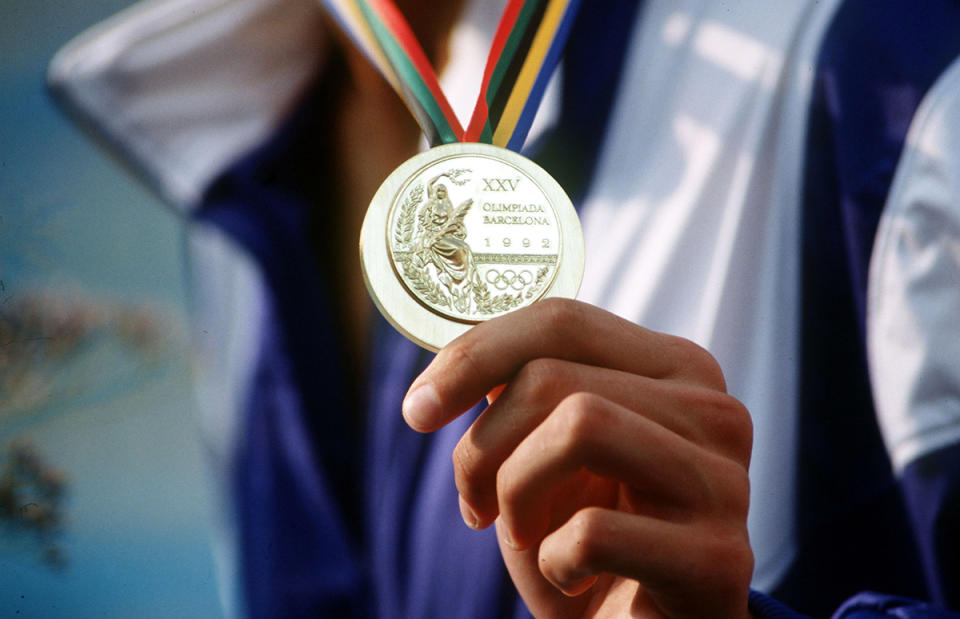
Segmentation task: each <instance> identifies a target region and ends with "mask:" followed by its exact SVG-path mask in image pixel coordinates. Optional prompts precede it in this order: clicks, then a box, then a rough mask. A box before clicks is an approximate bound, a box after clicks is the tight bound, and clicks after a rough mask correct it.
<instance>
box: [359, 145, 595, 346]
mask: <svg viewBox="0 0 960 619" xmlns="http://www.w3.org/2000/svg"><path fill="white" fill-rule="evenodd" d="M583 255H584V250H583V234H582V232H581V229H580V221H579V219H578V218H577V213H576V211H575V209H574V208H573V204H572V203H571V202H570V199H569V198H568V197H567V195H566V193H564V191H563V189H562V188H561V187H560V185H559V184H558V183H557V182H556V181H555V180H554V179H553V178H552V177H551V176H550V175H549V174H547V172H545V171H544V170H543V169H542V168H540V167H539V166H538V165H536V164H535V163H533V162H532V161H530V160H529V159H526V158H525V157H523V156H521V155H518V154H517V153H515V152H513V151H509V150H506V149H503V148H500V147H497V146H491V145H489V144H482V143H475V142H463V143H454V144H446V145H443V146H437V147H435V148H432V149H430V150H428V151H426V152H423V153H421V154H419V155H416V156H414V157H412V158H411V159H409V160H408V161H406V162H405V163H403V164H402V165H401V166H400V167H398V168H397V169H396V170H395V171H394V172H393V173H392V174H391V175H390V176H389V177H388V178H387V179H386V180H385V181H384V182H383V184H382V185H381V186H380V189H379V190H377V193H376V195H374V197H373V201H372V202H371V203H370V207H369V209H368V210H367V214H366V217H365V219H364V222H363V228H362V230H361V233H360V261H361V265H362V267H363V275H364V281H365V282H366V285H367V289H368V290H369V292H370V295H371V296H372V297H373V300H374V303H376V305H377V307H378V308H379V309H380V311H381V312H382V313H383V315H384V316H385V317H386V318H387V320H388V321H389V322H390V323H391V324H392V325H393V326H394V327H395V328H396V329H397V330H398V331H400V332H401V333H403V334H404V335H405V336H407V337H408V338H410V339H411V340H413V341H414V342H416V343H417V344H419V345H420V346H423V347H424V348H428V349H430V350H434V351H436V350H439V349H440V348H442V347H443V346H445V345H446V344H447V343H448V342H450V341H451V340H452V339H454V338H455V337H457V336H458V335H460V334H462V333H464V332H465V331H466V330H467V329H469V328H470V327H471V326H473V325H475V324H477V323H478V322H481V321H484V320H488V319H490V318H495V317H497V316H501V315H503V314H505V313H507V312H509V311H512V310H515V309H519V308H521V307H526V306H528V305H530V304H532V303H534V302H535V301H537V300H539V299H543V298H546V297H568V298H573V297H575V296H576V293H577V291H578V290H579V288H580V281H581V279H582V277H583Z"/></svg>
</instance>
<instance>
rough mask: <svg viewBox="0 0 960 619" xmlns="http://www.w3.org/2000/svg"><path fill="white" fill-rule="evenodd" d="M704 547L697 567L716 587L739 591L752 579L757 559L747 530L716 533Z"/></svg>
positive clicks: (722, 589)
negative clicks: (721, 567)
mask: <svg viewBox="0 0 960 619" xmlns="http://www.w3.org/2000/svg"><path fill="white" fill-rule="evenodd" d="M703 548H704V552H702V553H701V555H700V557H699V561H698V562H697V565H696V568H695V571H696V573H697V574H699V575H700V577H701V578H702V580H703V581H704V582H710V583H712V588H714V589H717V590H719V591H729V592H739V591H741V590H742V589H743V588H744V586H745V584H748V583H749V582H750V578H751V576H752V574H753V562H754V559H753V552H752V551H751V550H750V544H749V541H748V539H747V535H746V532H745V531H736V532H731V533H727V534H725V535H714V536H712V537H711V539H710V541H708V542H707V543H706V544H704V546H703ZM718 566H723V569H717V568H718Z"/></svg>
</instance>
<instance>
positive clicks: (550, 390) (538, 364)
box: [511, 358, 566, 402]
mask: <svg viewBox="0 0 960 619" xmlns="http://www.w3.org/2000/svg"><path fill="white" fill-rule="evenodd" d="M565 382H566V380H565V377H564V371H563V363H562V362H560V361H558V360H556V359H546V358H538V359H534V360H533V361H530V362H529V363H527V364H525V365H524V366H523V367H522V368H521V369H520V371H519V372H518V373H517V376H516V377H515V378H514V379H513V380H512V381H511V385H512V386H514V389H515V390H517V389H519V390H522V392H523V396H524V397H525V398H526V399H528V400H529V401H532V402H545V401H549V400H551V399H554V398H555V397H556V394H557V393H558V392H559V391H560V390H561V389H562V388H563V385H564V383H565Z"/></svg>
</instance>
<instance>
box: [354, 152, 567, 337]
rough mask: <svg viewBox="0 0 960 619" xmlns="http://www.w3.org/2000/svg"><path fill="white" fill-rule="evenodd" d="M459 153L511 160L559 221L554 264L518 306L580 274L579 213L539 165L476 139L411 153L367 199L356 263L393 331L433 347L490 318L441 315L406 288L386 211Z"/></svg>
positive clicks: (559, 289)
mask: <svg viewBox="0 0 960 619" xmlns="http://www.w3.org/2000/svg"><path fill="white" fill-rule="evenodd" d="M463 156H479V157H485V158H491V159H494V160H501V161H503V162H505V163H506V164H508V165H510V166H513V167H514V168H516V169H518V170H519V171H520V172H522V173H523V174H525V175H526V176H527V177H528V178H529V179H530V180H531V181H533V182H534V183H535V184H536V185H537V186H538V188H539V189H540V191H541V192H542V193H543V195H544V197H545V199H546V200H547V201H548V203H549V204H548V206H549V207H550V208H552V209H553V212H554V215H555V217H556V220H557V224H558V227H559V235H558V236H559V242H560V247H559V248H558V252H557V267H556V270H555V272H554V274H553V278H552V281H551V282H550V284H549V285H548V286H547V287H546V288H545V289H544V291H543V292H542V293H541V294H540V295H539V296H538V297H537V299H536V300H534V301H531V302H530V303H528V304H527V305H524V306H522V307H527V306H528V305H532V304H533V303H536V302H538V301H541V300H543V299H546V298H550V297H566V298H575V297H576V295H577V292H578V291H579V289H580V284H581V281H582V278H583V266H584V243H583V233H582V229H581V226H580V219H579V217H578V216H577V212H576V209H575V208H574V207H573V203H572V202H571V201H570V198H569V197H568V196H567V194H566V192H565V191H564V190H563V188H562V187H561V186H560V184H559V183H558V182H557V181H556V179H554V178H553V177H552V176H550V174H549V173H547V172H546V170H544V169H543V168H542V167H540V166H539V165H537V164H536V163H535V162H533V161H531V160H530V159H527V158H526V157H524V156H523V155H520V154H518V153H515V152H513V151H511V150H507V149H505V148H501V147H499V146H493V145H491V144H485V143H480V142H458V143H453V144H444V145H441V146H436V147H433V148H431V149H429V150H426V151H424V152H421V153H419V154H417V155H414V156H413V157H411V158H410V159H408V160H406V161H405V162H403V163H402V164H400V165H399V166H398V167H397V168H396V169H395V170H394V171H393V172H391V173H390V175H389V176H388V177H387V178H386V179H385V180H384V181H383V183H382V184H381V185H380V188H379V189H377V192H376V193H375V194H374V197H373V199H372V200H371V202H370V206H369V207H368V209H367V213H366V215H365V217H364V220H363V225H362V228H361V231H360V265H361V270H362V272H363V279H364V284H365V285H366V287H367V291H368V292H369V293H370V296H371V298H372V299H373V302H374V304H375V305H376V306H377V309H378V310H379V311H380V313H381V314H383V316H384V317H385V318H386V319H387V321H388V322H389V323H390V324H391V325H393V327H394V328H395V329H397V331H399V332H400V333H402V334H403V335H404V336H406V337H407V338H409V339H410V340H412V341H413V342H415V343H416V344H418V345H419V346H421V347H423V348H426V349H428V350H431V351H434V352H436V351H438V350H439V349H440V348H442V347H443V346H445V345H446V344H448V343H449V342H450V341H452V340H453V339H455V338H456V337H458V336H459V335H461V334H463V333H465V332H466V331H468V330H469V329H470V328H472V327H473V326H474V325H476V324H479V323H480V322H485V321H486V320H489V319H480V320H476V321H473V320H469V319H458V318H455V317H452V316H446V315H442V314H440V313H438V311H437V310H434V309H432V308H429V307H428V306H427V305H425V304H424V303H423V301H422V300H421V299H419V298H417V297H416V295H414V294H413V293H412V292H410V291H409V289H408V288H407V286H406V284H405V283H404V282H403V281H402V279H401V277H400V276H399V274H398V273H397V271H396V268H397V267H396V265H395V263H394V261H393V259H392V256H391V251H390V247H389V242H390V241H389V238H390V237H389V231H390V215H391V213H392V212H393V209H394V206H395V204H396V202H397V200H398V199H399V197H400V196H401V195H402V192H403V190H404V189H405V188H406V187H408V186H409V184H410V182H411V181H412V179H413V178H414V177H415V176H416V175H418V174H420V173H421V172H422V170H423V169H424V168H426V167H429V166H431V165H435V164H437V163H440V162H442V161H443V160H446V159H453V158H457V157H463ZM517 309H520V308H517ZM511 311H515V310H511ZM507 313H509V312H507ZM468 320H469V321H468Z"/></svg>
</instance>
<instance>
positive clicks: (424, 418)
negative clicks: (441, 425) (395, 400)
mask: <svg viewBox="0 0 960 619" xmlns="http://www.w3.org/2000/svg"><path fill="white" fill-rule="evenodd" d="M401 410H402V411H403V418H404V419H406V420H407V424H409V425H410V427H411V428H413V429H414V430H421V429H427V428H433V427H434V426H435V425H436V424H437V420H438V419H439V417H440V397H439V396H438V395H437V390H436V389H434V388H433V385H431V384H430V383H427V384H425V385H421V386H420V387H417V388H416V389H414V390H413V391H411V392H410V393H408V394H407V397H405V398H404V399H403V406H402V407H401Z"/></svg>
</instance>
